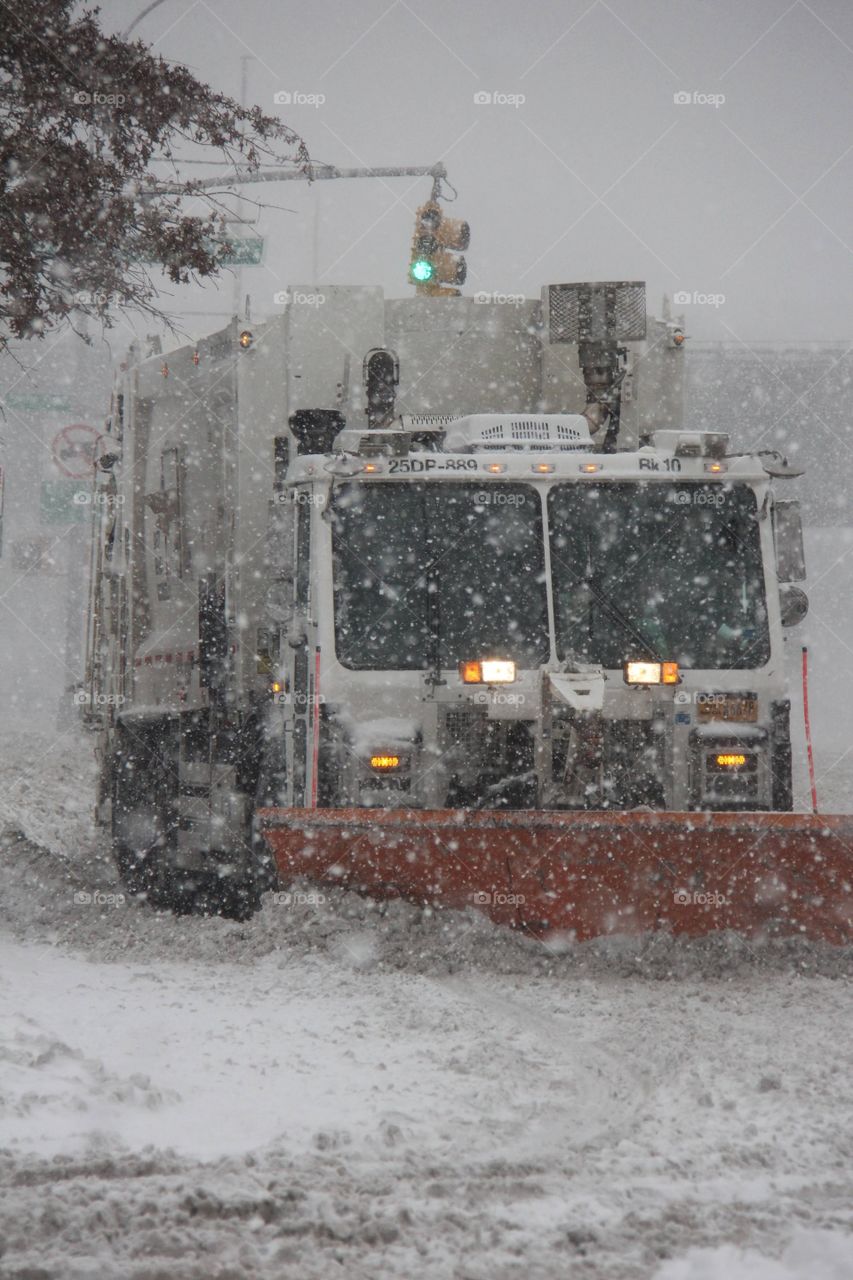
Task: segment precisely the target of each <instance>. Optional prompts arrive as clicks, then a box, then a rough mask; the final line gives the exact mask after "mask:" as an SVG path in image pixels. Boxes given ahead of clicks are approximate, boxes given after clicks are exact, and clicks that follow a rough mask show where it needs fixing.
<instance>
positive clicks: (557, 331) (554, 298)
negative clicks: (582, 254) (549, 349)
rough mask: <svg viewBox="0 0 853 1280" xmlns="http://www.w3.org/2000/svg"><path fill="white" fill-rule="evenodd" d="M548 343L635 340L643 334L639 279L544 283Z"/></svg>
mask: <svg viewBox="0 0 853 1280" xmlns="http://www.w3.org/2000/svg"><path fill="white" fill-rule="evenodd" d="M548 331H549V339H550V341H551V342H573V343H579V342H639V341H640V340H641V339H643V338H645V336H646V286H645V284H644V283H643V282H642V281H641V280H622V281H614V282H609V281H608V282H602V283H600V284H552V285H549V286H548Z"/></svg>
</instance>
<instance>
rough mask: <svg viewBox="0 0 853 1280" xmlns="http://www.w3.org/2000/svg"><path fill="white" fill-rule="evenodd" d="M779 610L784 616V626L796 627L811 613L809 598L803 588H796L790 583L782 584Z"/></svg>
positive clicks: (780, 586)
mask: <svg viewBox="0 0 853 1280" xmlns="http://www.w3.org/2000/svg"><path fill="white" fill-rule="evenodd" d="M779 609H780V611H781V614H782V626H783V627H796V626H798V625H799V623H801V622H802V621H803V619H804V618H805V616H806V614H807V613H808V611H809V598H808V596H807V595H806V593H805V591H803V589H802V587H795V586H794V585H793V584H792V583H790V582H782V583H780V585H779Z"/></svg>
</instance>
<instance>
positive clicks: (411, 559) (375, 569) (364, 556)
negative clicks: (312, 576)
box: [330, 481, 549, 671]
mask: <svg viewBox="0 0 853 1280" xmlns="http://www.w3.org/2000/svg"><path fill="white" fill-rule="evenodd" d="M330 519H331V525H332V554H333V559H334V582H335V645H336V650H337V657H338V661H339V662H341V663H342V664H343V665H344V666H346V667H350V668H353V669H356V670H410V671H416V670H426V669H427V668H430V667H434V666H435V665H436V664H437V663H438V664H440V666H441V667H442V668H445V669H446V668H451V667H455V666H456V664H457V663H459V662H462V661H465V660H470V659H475V658H483V657H501V658H511V659H513V660H514V661H515V662H516V663H517V664H518V665H519V666H520V667H528V668H529V667H535V666H538V665H539V664H540V663H541V662H544V661H546V660H547V658H548V653H549V643H548V611H547V603H546V586H545V568H544V556H543V531H542V510H541V502H540V497H539V494H538V493H537V492H536V490H535V489H534V488H533V487H532V486H530V485H523V484H502V483H490V484H488V485H485V486H478V485H476V484H465V483H453V482H451V483H446V482H442V481H438V482H435V483H428V484H424V483H417V482H414V483H412V482H407V483H405V484H396V483H390V484H389V483H384V484H383V483H373V484H371V483H362V482H358V481H355V482H352V483H348V484H345V485H342V486H341V487H340V488H338V489H337V490H336V491H335V494H334V497H333V501H332V504H331V508H330Z"/></svg>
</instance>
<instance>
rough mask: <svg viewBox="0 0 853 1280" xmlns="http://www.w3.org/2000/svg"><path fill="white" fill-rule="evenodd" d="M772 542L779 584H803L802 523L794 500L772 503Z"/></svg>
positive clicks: (804, 569)
mask: <svg viewBox="0 0 853 1280" xmlns="http://www.w3.org/2000/svg"><path fill="white" fill-rule="evenodd" d="M773 541H774V544H775V546H776V576H777V578H778V579H779V581H780V582H804V581H805V577H806V557H805V552H804V550H803V522H802V517H801V516H800V504H799V502H796V501H795V500H788V499H787V498H786V499H785V500H784V501H779V500H778V499H777V500H776V501H775V502H774V503H773Z"/></svg>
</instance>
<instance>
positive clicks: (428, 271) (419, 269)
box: [411, 258, 435, 284]
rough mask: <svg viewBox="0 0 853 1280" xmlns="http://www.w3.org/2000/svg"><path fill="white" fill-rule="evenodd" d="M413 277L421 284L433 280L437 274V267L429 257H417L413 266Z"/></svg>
mask: <svg viewBox="0 0 853 1280" xmlns="http://www.w3.org/2000/svg"><path fill="white" fill-rule="evenodd" d="M411 274H412V279H413V280H417V281H418V282H419V283H421V284H425V283H426V281H428V280H431V279H432V278H433V276H434V275H435V267H434V266H433V265H432V263H431V262H430V261H428V259H427V258H417V259H416V260H415V261H414V262H413V263H412V266H411Z"/></svg>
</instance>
